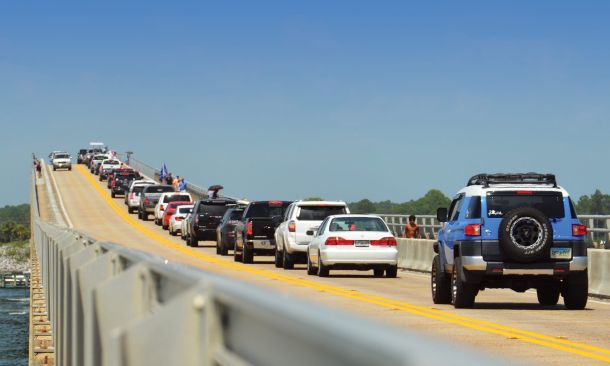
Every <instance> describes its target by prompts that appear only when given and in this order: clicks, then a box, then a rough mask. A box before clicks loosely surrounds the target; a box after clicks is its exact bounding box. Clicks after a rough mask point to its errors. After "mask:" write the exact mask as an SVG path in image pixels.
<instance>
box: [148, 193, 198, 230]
mask: <svg viewBox="0 0 610 366" xmlns="http://www.w3.org/2000/svg"><path fill="white" fill-rule="evenodd" d="M176 201H186V202H192V201H193V198H192V197H191V194H190V193H187V192H165V193H162V194H161V196H159V201H158V202H157V204H156V205H155V224H156V225H161V224H162V219H163V214H164V213H165V209H166V208H167V206H168V205H169V204H170V203H171V202H176Z"/></svg>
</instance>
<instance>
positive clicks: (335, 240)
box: [324, 236, 354, 245]
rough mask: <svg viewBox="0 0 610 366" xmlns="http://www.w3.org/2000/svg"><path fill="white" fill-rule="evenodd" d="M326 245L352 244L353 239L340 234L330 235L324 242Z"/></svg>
mask: <svg viewBox="0 0 610 366" xmlns="http://www.w3.org/2000/svg"><path fill="white" fill-rule="evenodd" d="M324 244H326V245H354V241H353V240H347V239H344V238H342V237H340V236H331V237H329V238H328V239H326V241H325V242H324Z"/></svg>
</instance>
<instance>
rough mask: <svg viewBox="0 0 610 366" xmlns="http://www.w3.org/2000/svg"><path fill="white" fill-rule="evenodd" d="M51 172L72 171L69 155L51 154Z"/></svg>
mask: <svg viewBox="0 0 610 366" xmlns="http://www.w3.org/2000/svg"><path fill="white" fill-rule="evenodd" d="M51 162H52V163H53V170H57V169H68V170H72V160H71V159H70V155H68V154H67V153H62V152H56V153H54V154H53V158H52V161H51Z"/></svg>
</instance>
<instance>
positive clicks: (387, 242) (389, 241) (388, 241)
mask: <svg viewBox="0 0 610 366" xmlns="http://www.w3.org/2000/svg"><path fill="white" fill-rule="evenodd" d="M371 245H383V246H390V247H395V246H396V245H398V243H397V242H396V238H395V237H393V236H388V237H385V238H381V239H379V240H371Z"/></svg>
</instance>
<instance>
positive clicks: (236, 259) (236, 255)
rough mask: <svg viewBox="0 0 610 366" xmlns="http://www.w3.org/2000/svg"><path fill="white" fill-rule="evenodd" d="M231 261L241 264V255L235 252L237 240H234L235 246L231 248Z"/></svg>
mask: <svg viewBox="0 0 610 366" xmlns="http://www.w3.org/2000/svg"><path fill="white" fill-rule="evenodd" d="M233 260H234V261H235V262H241V254H239V252H238V251H237V240H235V246H234V247H233Z"/></svg>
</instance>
